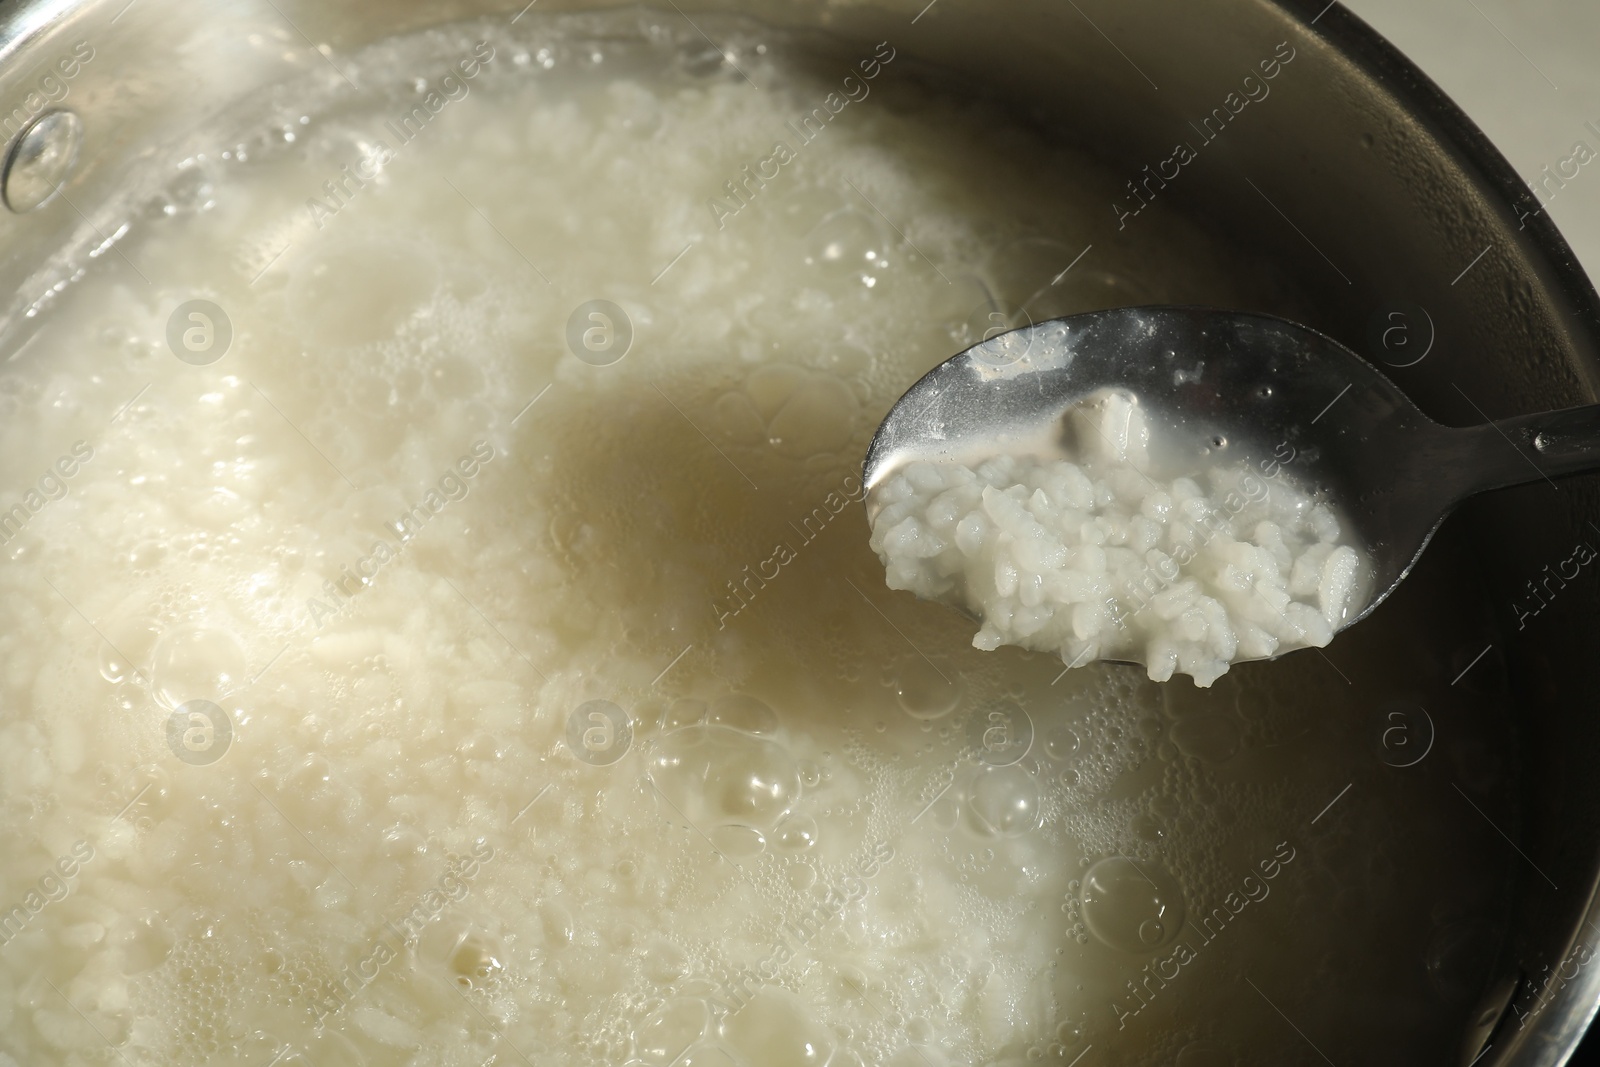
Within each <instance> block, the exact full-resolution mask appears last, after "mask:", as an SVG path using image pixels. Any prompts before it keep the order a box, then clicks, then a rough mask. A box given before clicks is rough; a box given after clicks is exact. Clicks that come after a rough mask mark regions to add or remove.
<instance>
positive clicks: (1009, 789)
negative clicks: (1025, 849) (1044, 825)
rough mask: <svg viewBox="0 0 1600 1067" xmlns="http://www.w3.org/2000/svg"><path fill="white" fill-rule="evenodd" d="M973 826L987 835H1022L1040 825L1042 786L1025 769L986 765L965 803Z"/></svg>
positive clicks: (976, 777)
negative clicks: (1040, 789)
mask: <svg viewBox="0 0 1600 1067" xmlns="http://www.w3.org/2000/svg"><path fill="white" fill-rule="evenodd" d="M963 808H964V810H965V811H966V814H967V823H968V826H969V827H971V829H972V830H973V831H974V832H976V833H978V834H979V835H982V836H985V837H1002V838H1004V837H1021V836H1022V835H1023V834H1025V833H1027V832H1028V831H1030V830H1033V829H1035V828H1036V827H1037V826H1038V825H1039V819H1040V810H1039V786H1038V783H1037V782H1035V780H1034V778H1033V775H1031V774H1029V773H1028V772H1027V771H1026V770H1024V769H1023V768H1021V767H1019V766H1016V765H1012V766H1008V767H982V768H980V769H979V770H978V772H977V774H976V776H975V777H974V778H973V780H972V782H971V784H970V785H969V786H968V787H967V799H966V803H965V805H964V806H963Z"/></svg>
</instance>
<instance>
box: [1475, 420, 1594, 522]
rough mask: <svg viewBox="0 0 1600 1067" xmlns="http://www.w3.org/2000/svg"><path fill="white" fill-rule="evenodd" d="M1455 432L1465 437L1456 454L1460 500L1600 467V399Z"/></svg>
mask: <svg viewBox="0 0 1600 1067" xmlns="http://www.w3.org/2000/svg"><path fill="white" fill-rule="evenodd" d="M1453 432H1454V433H1456V434H1459V435H1460V438H1459V440H1460V442H1461V448H1460V451H1459V452H1458V453H1457V457H1456V458H1457V460H1458V461H1459V462H1460V463H1461V464H1462V468H1461V472H1460V473H1461V475H1462V476H1461V479H1460V480H1461V483H1462V491H1461V492H1460V493H1459V495H1458V497H1457V499H1461V498H1465V497H1468V496H1472V495H1473V494H1475V493H1481V492H1484V491H1485V490H1488V489H1500V488H1504V487H1506V486H1510V485H1522V484H1524V483H1526V482H1536V481H1538V480H1539V479H1541V478H1543V479H1545V480H1547V481H1548V480H1549V479H1551V478H1554V477H1558V476H1560V475H1563V474H1579V473H1582V472H1584V471H1591V470H1600V404H1591V405H1588V406H1585V407H1581V408H1566V409H1564V410H1562V411H1541V412H1538V413H1537V414H1534V415H1516V416H1513V417H1511V418H1509V419H1500V420H1498V421H1496V422H1491V423H1486V424H1485V425H1482V426H1471V427H1468V428H1466V429H1464V430H1456V431H1453Z"/></svg>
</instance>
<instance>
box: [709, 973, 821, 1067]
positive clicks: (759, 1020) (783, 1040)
mask: <svg viewBox="0 0 1600 1067" xmlns="http://www.w3.org/2000/svg"><path fill="white" fill-rule="evenodd" d="M722 1036H723V1039H724V1040H725V1041H726V1042H727V1044H728V1046H729V1048H730V1049H732V1050H733V1051H734V1052H735V1053H737V1054H738V1055H739V1056H741V1057H742V1058H743V1059H744V1060H745V1061H746V1062H747V1063H759V1064H762V1065H763V1067H824V1065H825V1064H827V1062H828V1058H829V1056H830V1055H831V1054H832V1052H833V1042H832V1041H831V1040H830V1039H829V1037H828V1032H827V1030H826V1029H825V1028H824V1027H822V1026H820V1025H818V1024H817V1022H816V1021H815V1020H814V1019H812V1017H811V1015H810V1014H809V1013H808V1012H807V1011H806V1009H805V1008H804V1007H802V1006H801V1004H800V1002H799V1001H798V1000H796V999H795V998H794V997H793V996H792V995H790V994H788V993H786V992H783V991H782V990H778V989H774V988H772V987H770V986H769V987H767V988H765V989H762V990H761V992H759V993H757V994H756V995H755V996H754V997H752V998H751V999H750V1002H749V1003H747V1004H745V1005H744V1006H743V1007H741V1008H740V1009H739V1010H738V1011H735V1012H733V1013H732V1014H731V1015H729V1016H728V1018H727V1019H726V1020H725V1021H724V1022H723V1024H722Z"/></svg>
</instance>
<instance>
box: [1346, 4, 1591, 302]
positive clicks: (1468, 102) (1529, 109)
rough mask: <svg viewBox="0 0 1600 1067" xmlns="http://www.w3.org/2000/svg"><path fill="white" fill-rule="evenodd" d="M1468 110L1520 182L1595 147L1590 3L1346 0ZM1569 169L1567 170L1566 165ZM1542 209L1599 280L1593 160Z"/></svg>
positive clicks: (1352, 9) (1464, 109)
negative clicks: (1578, 149)
mask: <svg viewBox="0 0 1600 1067" xmlns="http://www.w3.org/2000/svg"><path fill="white" fill-rule="evenodd" d="M1345 7H1347V8H1348V9H1349V10H1350V11H1352V12H1354V13H1355V14H1356V15H1357V16H1358V17H1360V18H1361V19H1362V20H1364V21H1365V22H1366V23H1367V24H1368V25H1370V26H1372V27H1373V28H1374V29H1376V30H1377V31H1378V32H1379V33H1381V34H1383V35H1384V36H1385V37H1387V38H1388V39H1389V40H1390V41H1392V42H1393V43H1394V45H1395V46H1396V47H1398V48H1399V49H1400V51H1402V52H1404V53H1405V54H1406V55H1408V56H1410V57H1411V60H1412V62H1414V63H1416V64H1417V66H1419V67H1421V68H1422V70H1423V72H1424V73H1425V74H1427V75H1428V77H1430V78H1432V79H1433V80H1434V82H1435V83H1437V84H1438V86H1439V87H1440V88H1441V89H1443V90H1444V91H1445V92H1446V93H1447V94H1449V96H1450V97H1451V98H1452V99H1454V100H1455V102H1456V103H1457V104H1459V105H1460V106H1461V108H1462V110H1463V111H1465V112H1466V113H1467V114H1468V115H1470V116H1471V117H1472V119H1473V121H1474V122H1476V123H1477V124H1478V126H1479V127H1480V128H1482V130H1483V131H1484V133H1486V134H1488V135H1489V139H1490V140H1491V141H1493V142H1494V143H1495V145H1496V146H1497V147H1498V148H1499V149H1500V151H1501V152H1502V153H1503V154H1504V155H1505V157H1506V158H1507V159H1509V160H1510V161H1511V165H1512V167H1514V168H1515V169H1516V171H1517V173H1518V174H1519V175H1521V176H1522V179H1523V181H1529V180H1531V179H1533V178H1534V177H1536V176H1537V175H1538V174H1539V172H1540V171H1541V170H1542V169H1543V168H1544V167H1546V166H1550V167H1552V168H1553V167H1554V165H1555V163H1556V162H1557V161H1558V160H1560V159H1563V158H1565V157H1567V156H1569V155H1571V154H1572V147H1573V144H1574V143H1575V142H1577V141H1583V142H1584V143H1586V144H1587V145H1588V146H1589V147H1590V148H1591V149H1594V150H1595V151H1596V152H1597V153H1600V137H1597V136H1596V135H1595V134H1594V133H1593V132H1592V131H1590V130H1588V129H1586V128H1585V127H1584V123H1585V122H1593V123H1594V124H1595V125H1596V126H1600V0H1348V2H1346V3H1345ZM1569 169H1570V168H1569ZM1545 210H1546V211H1547V212H1549V214H1550V217H1551V218H1552V219H1553V220H1554V221H1555V224H1556V226H1557V227H1558V228H1559V229H1560V230H1561V233H1562V235H1563V236H1565V237H1566V239H1567V242H1568V243H1569V244H1571V245H1572V247H1573V250H1574V251H1575V252H1577V254H1578V260H1579V262H1581V263H1582V264H1583V266H1584V269H1585V270H1586V271H1588V272H1589V277H1590V278H1591V279H1600V159H1596V160H1595V161H1593V162H1591V163H1589V164H1588V165H1587V166H1585V167H1582V168H1581V169H1580V170H1579V172H1578V176H1577V177H1575V178H1572V179H1570V180H1569V181H1567V184H1566V187H1565V188H1564V189H1561V190H1559V191H1558V192H1557V194H1556V196H1555V197H1554V199H1552V200H1550V201H1549V203H1548V204H1547V206H1546V208H1545Z"/></svg>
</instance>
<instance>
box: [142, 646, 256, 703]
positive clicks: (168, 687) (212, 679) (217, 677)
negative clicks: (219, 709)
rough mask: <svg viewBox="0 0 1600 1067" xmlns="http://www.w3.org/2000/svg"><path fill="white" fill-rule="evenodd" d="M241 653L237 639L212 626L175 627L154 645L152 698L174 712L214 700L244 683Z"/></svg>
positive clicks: (242, 656) (243, 653) (242, 654)
mask: <svg viewBox="0 0 1600 1067" xmlns="http://www.w3.org/2000/svg"><path fill="white" fill-rule="evenodd" d="M245 669H246V667H245V652H244V649H243V647H241V646H240V644H239V640H238V638H236V637H234V636H233V634H232V633H230V632H229V631H227V630H224V629H221V628H218V627H212V626H178V627H174V628H173V629H171V630H169V631H167V632H166V633H165V634H163V635H162V637H161V640H160V641H159V642H158V643H157V644H156V649H155V662H154V665H153V671H154V679H155V693H156V696H157V697H158V698H159V699H160V700H161V701H162V702H163V703H164V704H166V705H167V706H168V707H171V708H176V707H177V706H179V705H180V704H182V703H183V702H184V701H187V700H194V699H204V700H216V699H218V698H220V697H222V696H225V695H226V694H227V693H229V692H231V691H232V690H234V689H236V688H238V687H239V686H240V685H242V684H243V683H244V681H245Z"/></svg>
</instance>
